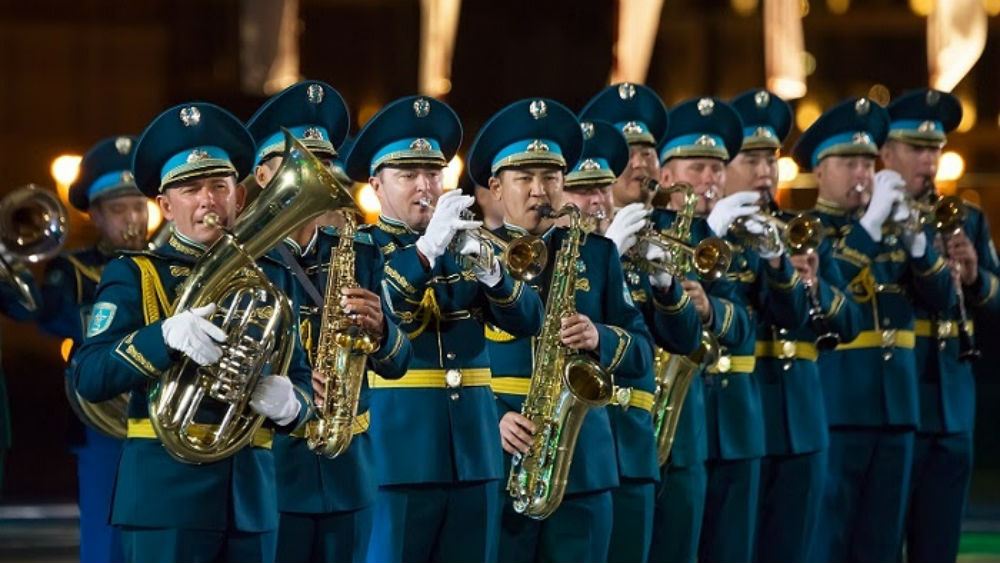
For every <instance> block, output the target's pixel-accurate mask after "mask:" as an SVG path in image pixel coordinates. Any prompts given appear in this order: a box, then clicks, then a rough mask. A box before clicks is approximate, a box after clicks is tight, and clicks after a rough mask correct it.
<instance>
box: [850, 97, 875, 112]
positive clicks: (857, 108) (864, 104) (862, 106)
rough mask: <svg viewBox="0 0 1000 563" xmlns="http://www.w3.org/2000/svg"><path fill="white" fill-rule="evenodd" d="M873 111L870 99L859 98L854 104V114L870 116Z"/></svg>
mask: <svg viewBox="0 0 1000 563" xmlns="http://www.w3.org/2000/svg"><path fill="white" fill-rule="evenodd" d="M871 109H872V104H871V102H869V101H868V98H858V101H856V102H854V112H855V113H857V114H858V115H868V112H869V111H871Z"/></svg>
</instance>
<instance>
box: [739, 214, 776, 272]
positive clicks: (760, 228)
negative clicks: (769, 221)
mask: <svg viewBox="0 0 1000 563" xmlns="http://www.w3.org/2000/svg"><path fill="white" fill-rule="evenodd" d="M744 225H745V226H746V229H747V232H748V233H750V234H752V235H757V236H762V237H767V240H768V241H769V242H770V245H773V246H774V248H773V249H766V250H765V249H764V248H760V249H758V251H757V252H758V254H760V257H761V258H763V259H764V260H768V261H769V262H771V267H773V268H780V267H781V261H780V260H778V258H780V257H781V255H782V254H784V253H785V242H784V241H783V240H781V237H780V236H773V235H771V234H768V233H769V232H770V233H773V232H774V230H773V227H771V226H770V225H765V224H764V223H763V222H761V221H758V220H757V219H747V220H746V222H745V223H744Z"/></svg>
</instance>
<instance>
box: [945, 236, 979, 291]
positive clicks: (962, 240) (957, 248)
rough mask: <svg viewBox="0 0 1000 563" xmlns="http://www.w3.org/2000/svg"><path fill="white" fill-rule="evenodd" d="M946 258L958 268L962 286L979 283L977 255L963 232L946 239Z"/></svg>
mask: <svg viewBox="0 0 1000 563" xmlns="http://www.w3.org/2000/svg"><path fill="white" fill-rule="evenodd" d="M947 247H948V256H949V257H950V258H951V260H952V261H953V262H955V264H957V266H958V270H959V272H960V273H961V276H962V285H972V284H974V283H976V282H977V281H979V255H978V254H976V247H974V246H972V241H970V240H969V237H967V236H965V233H964V232H960V233H958V234H957V235H953V236H951V237H949V238H948V245H947Z"/></svg>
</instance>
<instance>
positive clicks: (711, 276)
mask: <svg viewBox="0 0 1000 563" xmlns="http://www.w3.org/2000/svg"><path fill="white" fill-rule="evenodd" d="M643 185H644V186H651V185H652V186H654V190H655V191H656V192H657V197H660V195H664V196H669V195H670V194H673V193H683V194H684V209H683V210H682V212H680V213H678V214H677V217H676V218H675V219H674V223H673V224H672V225H671V228H670V231H669V232H657V231H656V229H654V228H653V227H652V226H648V227H646V228H644V229H643V230H641V231H639V233H637V234H636V240H637V242H636V244H635V245H634V246H633V247H632V248H631V249H630V250H629V252H628V258H629V260H631V261H632V262H633V263H634V264H636V265H637V266H638V267H639V268H640V269H641V270H643V271H645V272H648V273H655V272H667V273H668V274H670V275H672V276H674V277H677V278H684V277H686V276H687V275H688V273H690V272H696V273H697V274H698V276H699V277H701V278H702V279H704V280H708V281H712V280H717V279H719V278H721V277H722V276H723V275H724V274H725V273H726V272H727V271H728V270H729V264H730V262H731V261H732V259H733V252H732V249H730V248H729V244H728V243H726V241H724V240H722V239H721V238H718V237H708V238H706V239H704V240H702V241H701V242H699V243H698V244H696V245H692V244H691V243H690V241H689V240H688V237H689V235H690V232H691V221H692V220H693V219H694V206H695V204H696V203H697V201H698V196H697V195H695V193H694V188H693V187H692V186H691V184H688V183H684V182H677V183H674V184H671V185H670V186H668V187H666V188H664V187H662V186H661V185H660V184H659V183H657V182H656V181H655V180H650V179H647V180H646V181H645V182H644V183H643ZM650 246H656V247H659V248H660V249H662V250H663V251H664V254H665V255H666V257H665V258H664V259H663V260H662V261H650V260H647V259H646V251H647V249H648V248H649V247H650Z"/></svg>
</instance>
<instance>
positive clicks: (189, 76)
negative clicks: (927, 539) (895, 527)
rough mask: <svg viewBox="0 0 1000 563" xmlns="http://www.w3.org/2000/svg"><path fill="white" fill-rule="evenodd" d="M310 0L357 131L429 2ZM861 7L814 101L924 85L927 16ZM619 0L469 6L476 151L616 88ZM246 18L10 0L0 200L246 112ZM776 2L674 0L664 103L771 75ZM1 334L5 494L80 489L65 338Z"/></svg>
mask: <svg viewBox="0 0 1000 563" xmlns="http://www.w3.org/2000/svg"><path fill="white" fill-rule="evenodd" d="M300 1H301V7H300V14H301V20H302V23H303V30H302V35H301V37H300V46H301V55H300V56H301V71H302V74H303V75H304V77H306V78H312V79H319V80H324V81H327V82H329V83H330V84H332V85H333V86H334V87H335V88H337V89H338V90H340V92H341V93H342V94H343V96H344V98H345V99H346V100H347V102H348V104H349V105H350V107H351V108H352V113H353V115H352V122H353V123H354V125H353V129H354V130H355V131H356V130H357V128H358V124H359V122H360V121H362V120H363V119H366V118H367V117H369V116H370V115H371V114H372V113H374V111H376V110H377V109H378V108H379V107H381V106H382V105H383V104H385V103H387V102H389V101H391V100H393V99H395V98H397V97H400V96H404V95H408V94H413V93H415V92H416V89H417V61H418V57H419V41H420V37H419V36H420V29H419V16H420V13H419V3H418V2H417V1H416V0H300ZM850 5H851V6H850V9H849V10H848V11H847V13H845V14H842V15H837V14H833V13H831V12H829V10H828V8H827V4H826V2H825V0H811V3H809V12H808V14H807V16H806V17H805V19H804V26H805V43H806V49H807V50H808V51H809V52H811V53H812V54H813V55H814V56H815V59H816V70H815V72H814V73H813V74H812V75H811V76H809V79H808V86H809V94H808V95H807V98H808V99H811V100H815V101H816V102H818V103H819V104H820V106H821V107H828V106H829V105H831V104H832V103H834V102H836V101H837V100H839V99H840V98H843V97H846V96H858V95H866V94H867V93H868V92H869V89H870V88H871V87H872V86H873V85H875V84H883V85H885V86H886V87H887V88H888V90H889V92H890V93H891V94H892V95H898V94H899V93H901V92H902V91H904V90H906V89H908V88H913V87H918V86H923V85H927V82H928V77H927V64H926V39H925V37H926V20H925V19H924V18H921V17H918V16H916V15H914V13H913V12H912V11H911V10H910V9H909V7H908V2H907V1H906V0H854V1H853V2H850ZM616 8H617V6H616V2H615V1H614V0H465V1H464V2H463V3H462V11H461V19H460V24H459V32H458V37H457V41H456V46H455V56H454V63H453V73H452V77H451V80H452V85H453V88H452V91H451V93H450V94H448V95H447V96H446V97H445V99H446V101H447V102H448V103H450V104H451V105H452V106H453V107H454V108H455V110H456V111H457V112H458V114H459V115H460V116H461V117H462V119H463V122H464V124H465V131H466V135H465V141H464V143H463V145H464V147H466V148H467V147H468V145H469V143H471V140H472V138H473V137H474V135H475V132H476V130H477V128H478V127H479V125H480V124H481V123H482V122H483V121H484V120H485V119H486V118H488V117H489V116H490V115H491V114H492V113H493V112H494V111H496V110H497V109H499V108H500V107H502V106H503V105H505V104H507V103H509V102H511V101H514V100H516V99H519V98H522V97H527V96H547V97H551V98H555V99H557V100H560V101H562V102H564V103H566V104H567V105H568V106H569V107H571V108H573V109H579V108H580V107H581V106H582V105H583V104H584V103H585V102H586V101H587V99H589V98H590V96H592V95H593V94H594V93H595V92H596V91H597V90H599V89H600V88H601V87H603V86H604V85H605V84H606V83H607V80H608V76H609V70H610V64H611V59H612V44H613V40H614V35H615V33H616V31H615V30H616V21H615V15H614V14H615V12H616ZM239 9H240V3H239V2H237V1H236V0H229V1H206V0H202V1H194V0H184V1H181V0H178V1H159V2H154V1H148V2H134V1H133V2H129V1H125V0H122V1H110V0H77V1H75V2H66V1H55V0H34V1H32V2H14V1H9V0H3V1H0V150H2V152H0V154H2V158H0V196H2V195H3V194H4V193H6V192H7V191H9V190H10V189H13V188H14V187H16V186H20V185H23V184H25V183H28V182H37V183H42V184H46V185H52V182H53V181H52V179H51V177H50V174H49V166H50V163H51V161H52V159H53V158H54V157H56V156H57V155H59V154H63V153H76V154H82V153H83V152H85V151H86V150H87V148H88V147H89V146H90V145H91V144H92V143H94V142H95V141H97V140H99V139H101V138H104V137H106V136H109V135H114V134H121V133H138V132H140V131H141V130H142V129H143V127H144V126H145V125H146V123H147V122H148V121H149V120H151V119H152V118H153V117H154V116H155V115H157V114H158V113H159V112H160V111H162V110H163V109H164V108H166V107H168V106H171V105H174V104H177V103H181V102H184V101H187V100H195V99H199V100H206V101H211V102H215V103H218V104H220V105H222V106H224V107H226V108H228V109H230V110H231V111H233V112H234V113H235V114H236V115H237V116H239V117H241V118H248V117H249V116H250V115H251V114H252V113H253V111H254V110H255V109H256V108H257V106H258V105H259V104H260V103H261V102H263V100H264V97H263V96H257V95H248V94H245V93H243V92H242V91H241V89H240V60H239V55H240V37H239ZM761 11H762V6H758V7H757V8H756V9H754V10H752V11H751V13H750V14H749V15H738V14H736V13H735V12H734V11H733V9H732V7H731V6H730V3H729V2H728V1H725V0H666V1H665V7H664V9H663V13H662V14H661V21H660V29H659V35H658V38H657V42H656V47H655V49H654V53H653V58H652V63H651V65H650V70H649V77H648V80H647V83H648V84H649V85H650V86H652V87H653V88H654V89H655V90H657V91H658V92H659V93H660V95H661V96H662V97H663V99H664V100H665V101H666V102H667V103H668V104H675V103H677V102H679V101H681V100H683V99H686V98H689V97H692V96H698V95H703V94H715V95H719V96H722V97H731V96H733V95H735V94H737V93H739V92H741V91H743V90H745V89H748V88H751V87H756V86H760V85H761V84H762V83H763V81H764V61H763V30H762V22H761ZM989 25H990V35H989V39H988V43H987V47H986V52H985V53H984V55H983V56H982V58H981V59H980V61H979V62H978V63H977V65H976V67H975V68H974V69H973V71H972V72H971V73H970V75H969V76H967V77H966V79H965V80H964V81H963V82H962V83H961V84H960V85H959V87H958V88H957V89H956V92H957V93H961V94H962V95H964V96H968V97H970V98H971V99H972V100H973V101H974V103H975V105H976V109H977V114H978V121H977V124H976V126H975V127H974V128H973V129H972V130H971V131H970V132H968V133H963V134H955V135H952V137H951V138H950V142H949V146H948V149H949V150H957V151H959V152H960V153H961V154H962V155H963V156H964V157H965V160H966V170H967V173H968V174H967V176H966V178H964V179H963V180H962V181H961V182H960V184H959V186H960V189H961V191H962V193H963V195H966V196H967V197H970V198H973V199H976V200H978V201H980V202H981V203H982V205H983V206H984V208H985V209H986V210H987V214H988V215H989V216H990V218H991V219H992V222H993V223H994V224H997V223H1000V158H998V156H1000V155H998V146H1000V118H998V112H1000V94H998V92H1000V48H998V41H1000V18H997V17H991V18H990V24H989ZM798 134H799V131H798V130H795V132H793V139H791V140H790V142H792V141H794V137H795V136H797V135H798ZM788 146H790V144H789V145H788ZM71 231H72V234H71V240H70V243H69V245H68V246H69V247H70V248H75V247H78V246H83V245H85V244H88V243H90V242H91V241H92V239H93V235H94V233H93V231H92V229H91V228H90V227H89V226H88V225H87V224H86V221H85V218H84V217H83V216H81V215H79V214H76V213H73V214H72V215H71ZM36 273H37V272H36ZM0 331H2V334H3V342H2V345H3V361H4V367H5V369H6V373H7V377H8V386H9V392H10V399H11V408H12V424H13V428H14V446H13V449H12V450H11V451H10V452H9V457H8V460H7V464H6V478H5V479H4V482H3V487H4V489H3V491H2V498H3V501H4V502H27V501H47V500H69V499H73V498H74V497H75V494H76V492H75V488H76V477H75V465H74V463H75V461H74V458H73V457H72V456H71V455H70V454H69V452H68V451H67V449H66V443H65V435H66V434H67V428H69V426H70V424H69V421H70V417H71V416H72V415H71V414H70V412H69V409H68V407H67V406H66V403H65V399H64V397H63V391H62V381H63V376H62V370H63V365H62V360H61V358H60V355H59V342H58V341H56V340H54V339H51V338H49V337H47V336H45V335H43V334H42V333H41V332H39V331H38V330H37V329H36V328H35V327H34V326H32V325H26V324H18V323H13V322H11V321H9V320H7V319H4V320H3V321H2V322H0ZM979 332H980V333H981V334H982V331H979ZM994 334H1000V332H994ZM984 337H985V336H984ZM981 338H983V337H981ZM990 340H991V341H990V342H981V346H982V347H983V348H985V349H986V350H987V352H993V356H992V359H993V360H994V361H995V359H996V358H997V355H996V352H995V350H990V348H993V349H996V348H998V347H997V346H996V345H995V344H997V339H996V338H991V339H990ZM993 365H995V363H994V364H993ZM982 371H984V372H990V371H995V370H982ZM979 400H980V407H979V423H978V424H979V432H978V433H977V442H978V443H977V453H976V462H977V473H976V477H975V481H974V484H973V489H974V495H973V500H974V502H973V514H974V515H975V514H984V513H985V512H984V511H986V510H988V508H989V507H990V506H991V505H992V504H994V503H995V502H996V503H998V504H1000V484H997V483H996V477H995V475H996V474H997V473H998V472H1000V454H998V453H997V452H1000V448H998V445H1000V438H998V437H997V433H996V432H993V431H992V430H993V429H994V428H996V426H997V423H998V417H997V415H996V414H995V413H996V411H997V409H996V408H995V405H996V404H997V403H998V401H1000V385H998V384H997V381H996V380H995V374H993V373H983V374H982V375H981V377H980V395H979Z"/></svg>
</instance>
